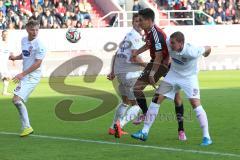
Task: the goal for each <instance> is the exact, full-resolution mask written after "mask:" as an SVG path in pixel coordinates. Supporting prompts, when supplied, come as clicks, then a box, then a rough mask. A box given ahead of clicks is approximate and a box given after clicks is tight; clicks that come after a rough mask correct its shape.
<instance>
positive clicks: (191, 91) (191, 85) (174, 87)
mask: <svg viewBox="0 0 240 160" xmlns="http://www.w3.org/2000/svg"><path fill="white" fill-rule="evenodd" d="M163 81H164V82H165V83H161V84H160V86H159V87H158V89H157V91H156V93H158V94H162V95H164V96H166V97H167V98H170V99H172V100H174V98H175V94H176V93H177V92H178V91H179V90H180V89H182V90H183V92H184V93H185V94H186V96H187V98H197V99H200V90H199V84H198V76H197V75H194V76H191V77H182V76H180V75H178V74H176V73H174V72H172V71H169V72H168V73H167V75H166V77H165V78H164V79H163ZM167 88H168V89H167Z"/></svg>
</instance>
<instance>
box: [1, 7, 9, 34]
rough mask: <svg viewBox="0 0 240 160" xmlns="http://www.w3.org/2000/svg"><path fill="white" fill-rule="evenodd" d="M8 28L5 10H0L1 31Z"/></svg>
mask: <svg viewBox="0 0 240 160" xmlns="http://www.w3.org/2000/svg"><path fill="white" fill-rule="evenodd" d="M6 27H7V22H6V18H5V16H4V14H3V10H1V9H0V29H1V30H3V29H6Z"/></svg>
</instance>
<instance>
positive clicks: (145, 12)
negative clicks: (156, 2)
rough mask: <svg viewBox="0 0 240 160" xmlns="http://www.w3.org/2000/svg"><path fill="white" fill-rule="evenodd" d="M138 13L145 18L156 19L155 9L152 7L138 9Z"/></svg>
mask: <svg viewBox="0 0 240 160" xmlns="http://www.w3.org/2000/svg"><path fill="white" fill-rule="evenodd" d="M138 14H139V15H140V16H142V17H143V18H144V19H151V20H152V21H154V19H155V14H154V11H153V10H152V9H151V8H145V9H142V10H140V11H138Z"/></svg>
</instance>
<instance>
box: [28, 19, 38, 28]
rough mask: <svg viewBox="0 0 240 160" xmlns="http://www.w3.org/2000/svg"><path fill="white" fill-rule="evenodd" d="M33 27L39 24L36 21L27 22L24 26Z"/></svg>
mask: <svg viewBox="0 0 240 160" xmlns="http://www.w3.org/2000/svg"><path fill="white" fill-rule="evenodd" d="M35 26H39V22H38V21H36V20H33V19H31V20H29V21H28V23H27V24H26V27H35Z"/></svg>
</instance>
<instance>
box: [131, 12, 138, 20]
mask: <svg viewBox="0 0 240 160" xmlns="http://www.w3.org/2000/svg"><path fill="white" fill-rule="evenodd" d="M137 17H139V14H138V13H134V14H133V16H132V21H134V19H135V18H137Z"/></svg>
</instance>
